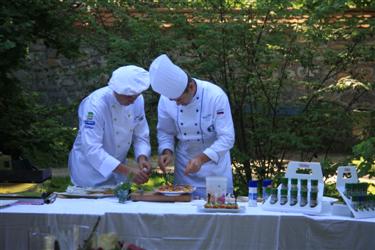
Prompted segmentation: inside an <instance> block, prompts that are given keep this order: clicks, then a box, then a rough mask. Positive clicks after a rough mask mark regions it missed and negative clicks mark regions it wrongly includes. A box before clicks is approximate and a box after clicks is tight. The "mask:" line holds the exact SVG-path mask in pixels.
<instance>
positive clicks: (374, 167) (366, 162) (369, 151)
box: [353, 137, 375, 177]
mask: <svg viewBox="0 0 375 250" xmlns="http://www.w3.org/2000/svg"><path fill="white" fill-rule="evenodd" d="M353 156H354V159H355V160H358V161H359V164H358V165H357V168H358V170H359V172H358V176H364V175H367V174H368V175H369V177H374V176H375V137H371V138H368V139H367V140H364V141H362V142H361V143H359V144H357V145H355V146H354V147H353Z"/></svg>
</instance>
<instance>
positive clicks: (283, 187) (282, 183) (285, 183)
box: [281, 177, 288, 190]
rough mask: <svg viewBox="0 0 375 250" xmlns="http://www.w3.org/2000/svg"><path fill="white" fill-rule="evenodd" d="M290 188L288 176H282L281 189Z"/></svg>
mask: <svg viewBox="0 0 375 250" xmlns="http://www.w3.org/2000/svg"><path fill="white" fill-rule="evenodd" d="M283 189H285V190H288V178H285V177H283V178H281V190H283Z"/></svg>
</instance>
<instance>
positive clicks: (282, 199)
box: [280, 189, 288, 205]
mask: <svg viewBox="0 0 375 250" xmlns="http://www.w3.org/2000/svg"><path fill="white" fill-rule="evenodd" d="M287 202H288V190H287V189H281V194H280V205H285V204H286V203H287Z"/></svg>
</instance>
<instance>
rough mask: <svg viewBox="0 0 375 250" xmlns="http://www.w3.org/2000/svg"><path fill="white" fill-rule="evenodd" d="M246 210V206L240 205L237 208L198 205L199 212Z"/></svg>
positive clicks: (235, 211) (242, 211) (237, 211)
mask: <svg viewBox="0 0 375 250" xmlns="http://www.w3.org/2000/svg"><path fill="white" fill-rule="evenodd" d="M245 210H246V207H245V206H239V207H238V208H237V209H234V208H205V207H204V205H202V206H198V211H199V212H206V213H244V212H245Z"/></svg>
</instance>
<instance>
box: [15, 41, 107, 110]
mask: <svg viewBox="0 0 375 250" xmlns="http://www.w3.org/2000/svg"><path fill="white" fill-rule="evenodd" d="M81 53H82V54H83V56H80V57H79V58H76V59H67V58H66V57H64V56H62V55H61V54H58V53H57V51H56V50H55V49H51V48H47V47H46V46H45V45H44V44H43V42H42V41H39V42H37V43H35V44H33V45H32V46H30V50H29V57H28V58H27V64H26V67H25V69H23V70H19V71H17V72H15V75H16V77H17V78H18V79H19V80H20V81H21V83H23V84H24V85H25V86H26V87H27V88H29V89H30V90H32V91H36V92H38V93H39V94H40V98H41V101H42V102H43V103H44V104H51V103H52V104H62V105H70V104H75V103H77V102H78V101H79V100H81V99H82V98H83V97H84V96H86V95H87V93H89V92H90V91H91V90H92V89H94V88H95V87H98V86H100V85H103V84H105V83H106V80H107V78H108V75H106V74H99V76H97V75H98V74H97V72H96V74H93V72H94V71H98V70H99V71H101V70H102V69H103V68H104V67H105V66H106V62H105V60H104V57H103V56H102V55H100V54H99V53H98V52H97V51H95V50H94V49H90V48H82V49H81Z"/></svg>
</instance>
